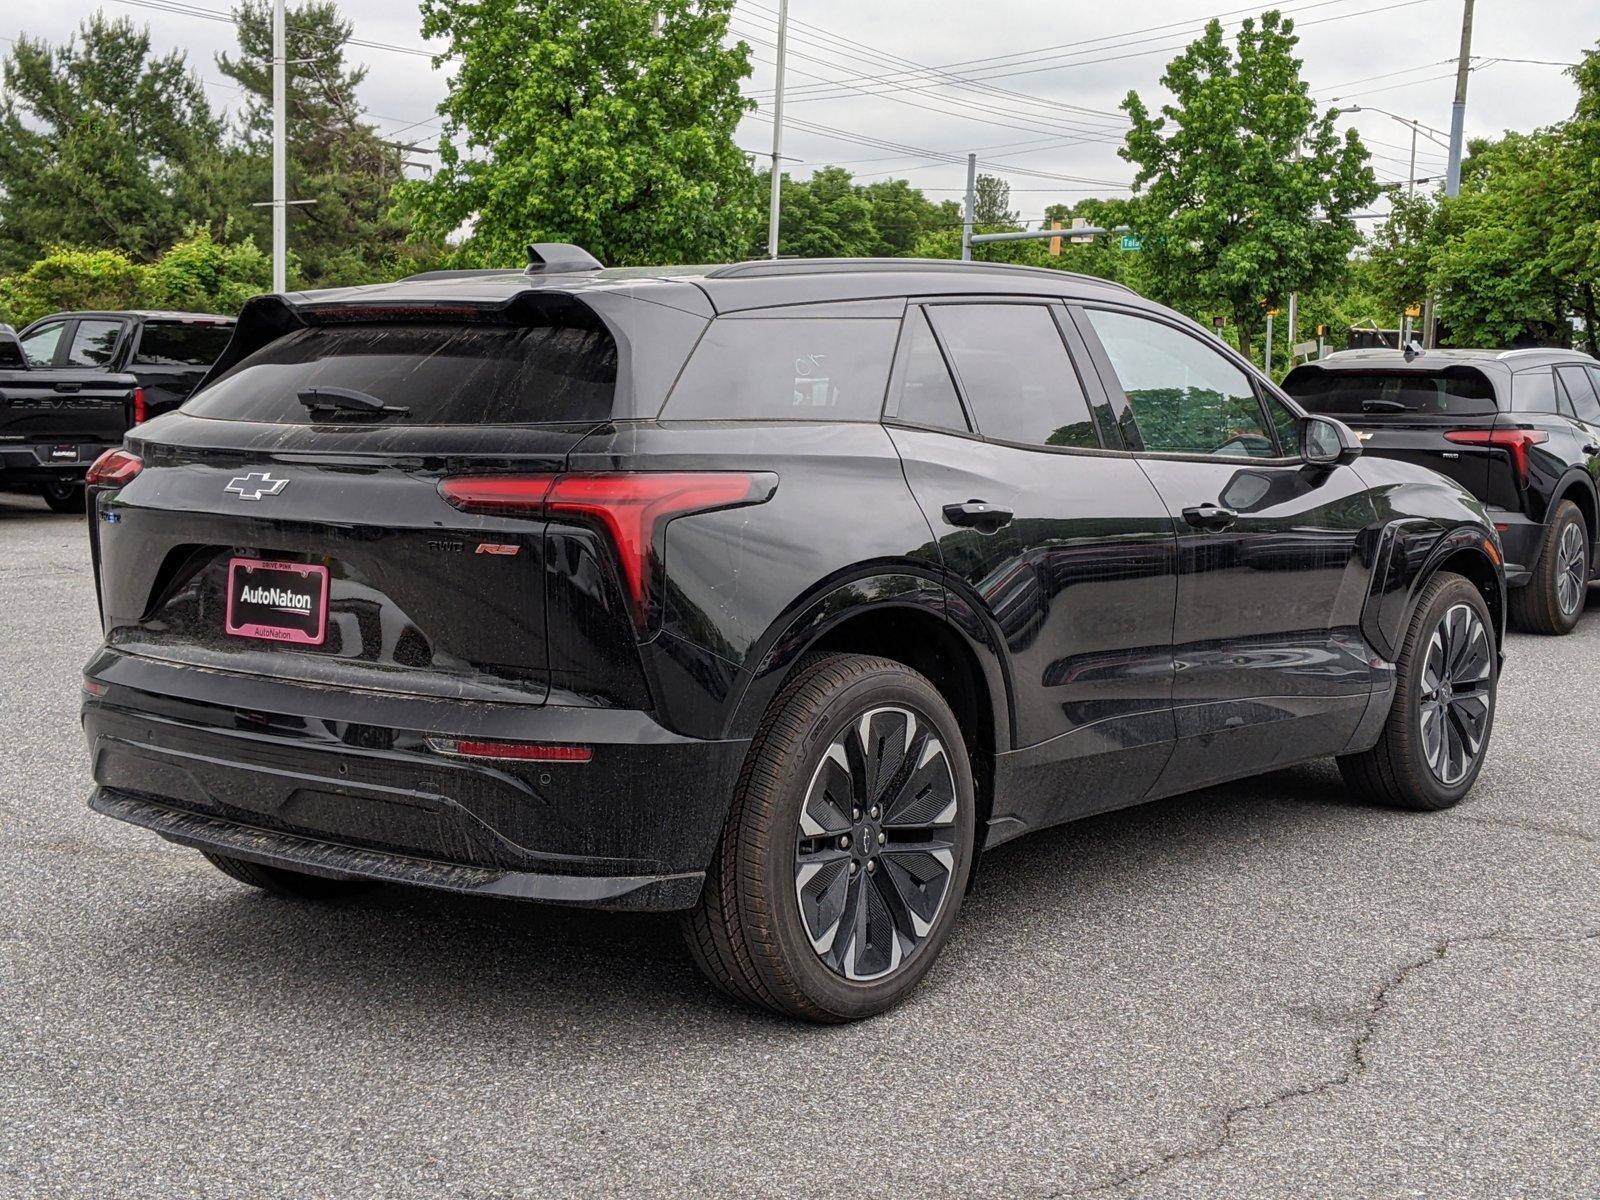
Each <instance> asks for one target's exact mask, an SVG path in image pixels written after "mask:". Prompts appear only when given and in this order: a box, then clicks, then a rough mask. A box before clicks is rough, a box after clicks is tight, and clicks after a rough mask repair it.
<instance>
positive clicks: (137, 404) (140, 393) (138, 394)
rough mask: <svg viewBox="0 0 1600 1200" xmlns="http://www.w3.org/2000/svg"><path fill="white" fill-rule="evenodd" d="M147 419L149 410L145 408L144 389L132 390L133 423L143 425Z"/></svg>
mask: <svg viewBox="0 0 1600 1200" xmlns="http://www.w3.org/2000/svg"><path fill="white" fill-rule="evenodd" d="M149 419H150V410H149V408H147V407H146V406H145V402H144V389H143V388H142V387H136V388H134V389H133V423H134V424H135V425H143V424H144V423H145V422H146V421H148V420H149Z"/></svg>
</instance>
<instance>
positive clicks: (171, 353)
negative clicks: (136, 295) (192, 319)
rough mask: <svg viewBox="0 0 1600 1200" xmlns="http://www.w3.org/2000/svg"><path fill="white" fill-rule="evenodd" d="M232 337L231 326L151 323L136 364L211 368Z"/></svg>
mask: <svg viewBox="0 0 1600 1200" xmlns="http://www.w3.org/2000/svg"><path fill="white" fill-rule="evenodd" d="M232 336H233V326H231V325H199V324H193V325H191V324H187V323H180V322H177V321H150V322H148V323H147V324H146V325H145V327H144V332H143V333H141V334H140V335H139V350H138V352H137V353H136V354H135V355H134V356H133V361H134V362H136V363H142V364H144V365H146V366H152V367H209V366H210V365H211V364H212V363H214V362H216V361H217V357H218V356H219V355H220V354H221V353H222V350H223V347H225V346H226V345H227V344H228V339H229V338H231V337H232Z"/></svg>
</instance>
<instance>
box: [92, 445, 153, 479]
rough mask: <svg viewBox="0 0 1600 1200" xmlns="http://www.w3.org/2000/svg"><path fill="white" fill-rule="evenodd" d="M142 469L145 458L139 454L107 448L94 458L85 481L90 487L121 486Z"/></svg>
mask: <svg viewBox="0 0 1600 1200" xmlns="http://www.w3.org/2000/svg"><path fill="white" fill-rule="evenodd" d="M142 470H144V460H143V459H141V458H140V457H139V456H138V455H137V454H129V453H128V452H127V451H126V450H107V451H106V452H105V453H104V454H102V455H101V456H100V457H99V458H97V459H95V460H94V465H93V466H92V467H90V468H89V473H88V474H87V475H85V476H84V477H83V481H84V482H85V483H87V484H88V485H89V486H90V487H121V486H122V485H123V484H125V483H127V482H128V481H129V480H130V479H132V478H133V477H134V476H135V475H137V474H138V473H139V472H140V471H142Z"/></svg>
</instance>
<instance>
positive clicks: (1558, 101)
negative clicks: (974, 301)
mask: <svg viewBox="0 0 1600 1200" xmlns="http://www.w3.org/2000/svg"><path fill="white" fill-rule="evenodd" d="M1229 2H1230V0H1145V2H1144V3H1142V4H1138V5H1132V4H1096V5H1082V4H1074V5H1066V4H1060V5H1054V6H1052V5H1050V4H1048V3H1044V4H1042V3H1040V0H915V2H912V0H871V2H870V3H868V2H866V0H791V5H790V19H791V32H790V40H789V46H790V62H789V72H788V80H789V83H788V86H789V89H790V91H789V100H788V104H787V116H788V117H789V118H792V122H791V123H790V125H789V129H788V132H787V133H786V136H785V141H784V153H785V155H786V156H789V157H791V158H792V159H793V160H795V161H791V162H789V163H787V164H786V167H787V169H789V170H790V171H792V172H795V173H798V174H808V173H810V172H811V171H812V170H814V169H816V168H817V167H819V166H823V165H826V164H828V163H840V164H846V165H848V166H849V168H850V169H851V170H852V171H854V172H856V173H857V174H858V175H859V176H861V177H870V178H886V177H894V176H903V177H905V178H907V179H910V180H912V181H913V182H914V183H915V184H917V185H918V186H920V187H923V188H925V189H927V190H928V191H929V193H930V194H931V195H933V196H934V197H935V198H944V197H954V196H958V195H959V194H960V191H961V187H962V183H963V179H964V174H965V171H964V167H963V166H962V165H961V161H960V160H961V158H962V156H964V155H965V154H966V153H967V152H968V151H969V150H977V151H978V152H979V153H980V159H981V160H982V161H983V163H984V168H983V169H985V170H988V171H989V172H991V173H993V174H998V175H1003V176H1004V177H1006V178H1007V180H1008V181H1009V182H1010V183H1011V186H1012V189H1013V207H1014V208H1017V209H1020V210H1021V211H1022V213H1023V216H1024V218H1029V219H1032V218H1037V217H1038V216H1039V215H1040V214H1041V213H1042V211H1043V209H1044V206H1045V205H1046V204H1049V203H1052V202H1054V201H1057V200H1072V199H1076V198H1079V197H1081V196H1084V195H1096V194H1099V195H1119V194H1120V195H1126V194H1127V193H1126V190H1125V189H1123V190H1120V191H1119V190H1117V189H1115V188H1113V187H1110V186H1107V185H1108V184H1124V185H1125V184H1126V183H1127V181H1128V180H1129V178H1130V177H1131V171H1130V169H1129V167H1128V165H1127V164H1126V163H1124V162H1122V161H1121V160H1120V159H1119V158H1118V157H1117V155H1116V146H1117V144H1118V143H1119V141H1120V132H1119V131H1120V129H1121V128H1123V125H1124V123H1123V121H1122V119H1121V117H1120V115H1119V114H1118V112H1117V105H1118V103H1119V102H1120V101H1121V99H1122V97H1123V95H1124V94H1125V93H1126V92H1127V91H1128V90H1129V89H1130V88H1132V89H1136V90H1138V91H1140V92H1142V93H1144V94H1145V95H1146V97H1147V98H1150V97H1156V96H1158V95H1159V94H1160V87H1159V84H1158V83H1157V80H1158V78H1159V76H1160V75H1161V72H1162V68H1163V66H1164V64H1165V63H1166V62H1167V61H1168V60H1169V59H1170V58H1171V57H1172V56H1173V54H1174V53H1176V52H1177V51H1178V50H1179V49H1181V48H1182V46H1183V45H1184V44H1185V43H1186V42H1187V41H1189V40H1190V39H1192V38H1193V37H1194V36H1195V35H1196V34H1197V33H1198V32H1199V30H1200V27H1201V26H1202V25H1203V24H1204V22H1205V20H1206V19H1207V18H1209V17H1211V16H1218V17H1221V18H1222V19H1223V20H1224V21H1225V22H1230V23H1236V22H1237V21H1238V20H1239V19H1240V18H1242V17H1244V16H1246V15H1249V14H1251V13H1254V12H1258V11H1260V9H1258V8H1254V7H1250V8H1235V9H1226V8H1223V7H1221V6H1222V5H1224V4H1227V3H1229ZM777 3H778V0H738V5H737V8H736V9H735V25H734V29H735V32H736V33H738V34H739V35H740V36H742V37H744V38H745V40H746V41H748V42H749V43H750V45H751V48H752V50H753V53H754V58H755V60H756V61H755V75H754V77H753V78H752V79H750V80H749V81H748V82H747V84H746V90H747V92H748V93H749V94H750V95H752V96H756V97H757V98H758V99H759V100H760V103H761V109H760V110H759V111H758V112H757V113H756V114H754V115H752V116H751V117H750V118H748V119H747V120H746V121H745V122H744V125H743V126H742V128H741V129H740V131H739V144H740V145H741V146H743V147H744V148H745V149H747V150H755V151H760V152H761V153H763V154H767V153H770V150H771V140H772V126H771V123H770V120H769V119H767V114H768V108H769V104H770V95H771V88H772V84H773V76H774V69H773V66H772V59H773V57H774V52H773V46H772V43H773V42H774V40H775V36H774V35H775V26H776V11H777ZM96 7H103V8H104V9H105V10H106V11H107V12H108V13H114V14H118V15H127V16H130V17H132V18H133V19H134V20H136V21H140V22H146V23H148V24H149V26H150V29H151V33H152V36H153V39H154V41H155V44H156V45H157V47H159V48H161V49H170V48H172V47H182V48H183V49H184V50H186V51H187V53H188V55H189V61H190V63H191V65H192V66H193V67H194V68H195V69H196V70H197V71H198V72H199V73H200V75H201V76H202V77H203V78H204V79H206V80H207V81H208V82H209V84H210V89H209V90H210V93H211V96H212V99H213V102H214V103H216V104H217V105H218V106H219V107H227V106H230V105H232V104H234V103H236V100H237V93H236V92H234V91H232V90H230V89H228V88H225V87H223V86H221V80H222V76H221V75H220V73H219V72H218V71H217V68H216V65H215V54H216V52H217V51H219V50H224V49H231V48H232V47H233V44H234V43H233V40H232V31H231V28H230V27H229V25H228V24H227V23H226V22H225V21H216V20H209V19H206V18H205V17H204V16H199V15H194V13H193V12H191V13H190V14H189V15H179V14H176V13H173V12H168V11H161V10H162V9H165V8H168V7H182V8H187V9H191V10H203V11H206V12H215V13H219V14H220V13H225V12H226V10H227V8H228V3H227V0H182V2H181V3H178V4H174V3H173V0H137V2H135V0H105V3H103V4H97V3H82V2H77V3H75V2H73V0H6V2H5V9H6V13H7V17H6V19H4V20H3V21H0V36H5V37H9V36H12V35H14V34H15V33H16V32H17V31H22V32H26V33H28V34H29V35H31V36H35V37H45V38H48V39H50V40H51V41H57V40H60V39H64V38H65V37H66V36H68V35H69V34H70V33H71V32H72V31H73V29H75V28H76V27H77V25H78V24H79V22H80V21H81V20H82V19H83V18H84V17H86V16H87V15H88V14H89V13H91V12H93V11H94V9H95V8H96ZM341 7H342V8H343V10H344V11H345V13H346V14H347V15H348V16H349V17H350V18H351V20H352V21H353V22H354V24H355V34H354V36H355V37H356V38H358V39H363V40H366V41H371V42H380V43H385V44H387V45H388V46H391V47H401V48H406V47H409V48H418V47H422V46H423V42H422V40H421V38H420V36H419V34H418V26H419V17H418V14H417V9H416V8H415V6H414V5H413V4H411V3H408V2H407V0H341ZM1279 7H1280V8H1281V9H1282V10H1283V11H1284V12H1286V13H1287V14H1289V15H1291V16H1294V17H1295V18H1296V20H1297V23H1298V26H1299V30H1300V34H1301V43H1300V54H1301V57H1302V58H1303V59H1304V60H1305V74H1306V77H1307V79H1309V80H1310V82H1311V86H1312V88H1313V91H1314V92H1315V94H1316V95H1317V97H1318V98H1319V100H1322V101H1325V102H1328V103H1337V104H1339V105H1340V106H1344V105H1347V104H1352V105H1353V104H1359V105H1363V106H1367V107H1368V108H1369V109H1370V107H1371V106H1374V105H1375V106H1378V107H1380V108H1384V109H1388V110H1390V111H1391V112H1393V113H1396V114H1399V115H1401V116H1405V117H1411V118H1415V119H1416V120H1418V121H1421V122H1423V123H1425V124H1427V125H1430V126H1433V127H1435V128H1436V129H1438V130H1440V131H1444V130H1448V128H1449V123H1450V101H1451V96H1452V93H1453V89H1454V77H1453V63H1454V58H1455V55H1456V51H1457V48H1458V45H1459V39H1460V24H1461V8H1462V5H1461V0H1405V2H1398V0H1290V2H1289V3H1286V4H1283V5H1280V6H1279ZM1052 9H1054V11H1052ZM1597 40H1600V3H1596V2H1595V0H1581V2H1579V3H1573V0H1485V2H1483V3H1480V4H1479V5H1478V6H1477V14H1476V24H1475V29H1474V34H1473V54H1474V56H1475V65H1476V69H1475V70H1474V72H1473V74H1472V80H1471V89H1470V94H1469V98H1468V106H1467V132H1468V136H1469V137H1470V136H1475V135H1485V134H1493V133H1498V132H1500V131H1501V130H1504V129H1530V128H1533V127H1535V126H1539V125H1546V124H1550V123H1552V122H1555V121H1558V120H1560V119H1562V118H1563V117H1566V116H1568V115H1570V113H1571V111H1572V105H1573V98H1574V90H1573V85H1572V81H1571V79H1570V78H1569V77H1567V76H1566V75H1565V74H1563V72H1562V71H1561V69H1560V67H1559V66H1550V65H1543V64H1542V63H1535V62H1512V61H1509V60H1511V59H1534V60H1548V61H1553V62H1571V61H1573V60H1574V59H1576V58H1577V57H1578V56H1579V53H1580V52H1581V50H1582V49H1584V48H1586V47H1593V46H1594V45H1595V43H1596V41H1597ZM350 54H351V57H352V58H353V59H354V60H355V61H359V62H364V63H365V64H366V65H367V66H368V67H369V68H370V74H369V75H368V78H367V82H366V85H365V87H364V91H363V99H364V101H365V103H366V105H367V107H368V109H369V110H370V112H371V114H372V115H373V119H374V120H375V121H376V122H377V123H378V125H379V126H380V128H382V129H383V130H384V131H386V132H391V133H396V134H398V135H399V136H400V137H402V138H404V139H407V140H410V139H416V140H418V141H423V142H427V143H428V144H430V145H431V144H433V142H434V140H435V139H436V138H437V135H438V122H437V120H436V118H435V116H434V106H435V104H437V103H438V101H439V99H440V98H441V97H442V96H443V95H444V91H445V74H444V73H443V72H436V71H434V70H433V68H432V67H431V65H430V63H429V61H428V59H427V58H425V57H419V56H418V55H416V54H408V53H405V52H403V50H402V49H380V48H368V47H356V46H353V47H351V49H350ZM1493 59H1500V60H1501V61H1491V60H1493ZM977 60H982V61H977ZM919 66H923V67H925V66H936V67H941V68H944V69H945V70H944V73H943V74H942V75H939V76H930V75H928V74H927V73H926V72H922V73H919V72H918V71H917V70H916V68H917V67H919ZM955 75H959V76H961V77H963V78H964V79H966V80H976V81H979V82H967V83H965V84H964V85H960V86H957V85H953V84H951V83H950V82H949V81H950V79H951V77H952V76H955ZM863 77H866V78H863ZM885 77H887V78H885ZM840 80H842V81H845V82H846V83H847V84H848V85H849V86H848V87H845V86H831V87H830V86H826V85H827V81H840ZM893 84H900V85H902V86H899V87H892V86H891V85H893ZM908 84H909V85H910V86H909V87H907V86H905V85H908ZM1341 120H1344V121H1348V122H1349V123H1350V124H1351V125H1353V126H1354V127H1355V128H1357V129H1359V130H1361V132H1362V134H1363V135H1364V136H1365V137H1366V139H1367V144H1368V146H1369V148H1370V149H1371V150H1372V151H1373V153H1374V163H1373V165H1374V167H1375V168H1376V170H1377V172H1378V174H1379V176H1380V177H1383V178H1386V179H1404V178H1405V177H1406V168H1407V159H1408V156H1409V149H1410V147H1409V142H1410V134H1409V132H1408V131H1407V129H1406V128H1404V127H1403V126H1401V125H1399V124H1397V123H1395V122H1394V121H1392V120H1390V119H1389V118H1387V117H1385V116H1382V115H1380V114H1378V113H1375V112H1371V111H1368V112H1362V113H1352V114H1349V115H1347V116H1344V117H1342V118H1341ZM885 143H887V144H885ZM1418 146H1419V151H1418V168H1417V175H1418V176H1419V177H1424V176H1434V177H1436V176H1442V175H1443V172H1444V166H1443V164H1444V158H1443V155H1444V150H1443V148H1442V147H1441V146H1438V145H1436V144H1434V143H1433V142H1430V141H1426V140H1422V141H1419V143H1418ZM940 156H949V157H947V158H943V159H941V157H940ZM950 157H953V158H954V159H955V160H956V161H949V158H950ZM1063 177H1067V178H1063Z"/></svg>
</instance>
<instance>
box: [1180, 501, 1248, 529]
mask: <svg viewBox="0 0 1600 1200" xmlns="http://www.w3.org/2000/svg"><path fill="white" fill-rule="evenodd" d="M1183 519H1184V520H1185V521H1187V522H1189V524H1191V525H1193V526H1194V527H1195V528H1196V529H1210V530H1220V529H1227V528H1228V527H1229V526H1230V525H1232V524H1233V523H1234V522H1235V521H1237V520H1238V519H1239V514H1238V513H1236V512H1234V511H1233V509H1231V508H1223V507H1222V505H1220V504H1197V505H1195V507H1193V508H1186V509H1184V510H1183Z"/></svg>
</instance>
